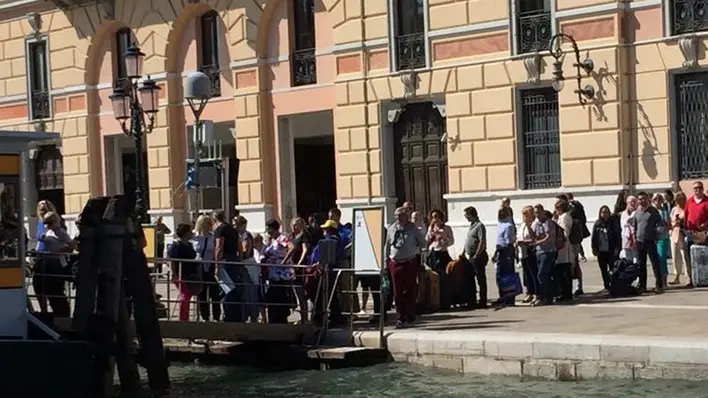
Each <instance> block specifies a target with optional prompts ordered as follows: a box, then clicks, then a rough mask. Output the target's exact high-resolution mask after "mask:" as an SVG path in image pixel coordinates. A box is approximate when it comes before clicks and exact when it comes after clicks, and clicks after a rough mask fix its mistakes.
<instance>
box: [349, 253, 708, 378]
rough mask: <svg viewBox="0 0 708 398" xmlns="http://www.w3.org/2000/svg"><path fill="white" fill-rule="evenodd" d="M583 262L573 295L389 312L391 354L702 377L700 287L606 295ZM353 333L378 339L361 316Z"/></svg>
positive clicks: (706, 355)
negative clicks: (401, 324) (529, 302)
mask: <svg viewBox="0 0 708 398" xmlns="http://www.w3.org/2000/svg"><path fill="white" fill-rule="evenodd" d="M490 271H491V269H490ZM584 271H585V279H586V287H585V292H586V293H587V294H586V295H585V296H583V297H582V298H581V299H579V300H576V302H574V303H571V304H567V305H555V306H547V307H527V306H522V305H519V306H517V307H507V308H502V309H497V310H495V309H487V310H474V311H448V312H439V313H435V314H429V315H423V316H421V317H420V318H419V320H418V321H417V323H416V324H415V325H414V327H411V328H409V329H404V330H395V329H393V328H392V327H391V325H390V322H389V325H388V326H387V328H386V330H385V339H386V345H387V348H388V349H389V351H390V352H391V354H392V355H393V357H394V358H395V359H396V360H401V361H408V362H415V363H422V364H425V365H431V366H437V367H443V368H449V369H454V370H457V371H462V372H473V373H482V374H504V375H517V376H519V375H520V376H529V377H542V378H551V379H561V380H578V379H587V378H605V377H608V378H635V379H638V378H652V379H653V378H665V379H699V380H706V379H708V317H707V316H706V315H708V288H697V289H691V290H688V289H685V288H680V287H679V288H671V289H669V290H668V291H667V292H666V293H665V294H662V295H653V294H648V295H643V296H640V297H629V298H615V299H613V298H609V297H607V296H606V295H600V294H595V293H593V292H597V291H599V290H601V289H602V287H601V278H600V275H599V270H598V268H597V266H596V264H594V263H587V264H586V265H585V266H584ZM490 279H491V278H490ZM684 282H685V281H684ZM652 283H653V277H652V276H651V272H650V276H649V285H650V286H652ZM492 286H493V285H492ZM492 291H493V290H492ZM355 343H356V344H358V345H363V346H377V345H378V344H379V332H378V331H377V330H375V328H370V327H367V326H361V327H360V329H359V331H357V332H356V333H355Z"/></svg>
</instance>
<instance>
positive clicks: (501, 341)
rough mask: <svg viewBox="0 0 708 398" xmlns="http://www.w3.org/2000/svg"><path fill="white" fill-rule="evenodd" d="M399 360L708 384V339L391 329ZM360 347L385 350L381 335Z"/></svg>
mask: <svg viewBox="0 0 708 398" xmlns="http://www.w3.org/2000/svg"><path fill="white" fill-rule="evenodd" d="M385 340H386V341H385V345H386V347H387V349H388V350H389V352H390V354H391V356H392V357H393V359H394V360H395V361H401V362H408V363H415V364H421V365H426V366H433V367H438V368H444V369H449V370H454V371H458V372H464V373H476V374H482V375H505V376H520V377H528V378H541V379H551V380H561V381H574V380H590V379H671V380H708V339H706V340H698V339H681V338H674V337H670V336H667V337H647V336H621V335H593V334H567V333H566V334H562V333H518V332H489V333H485V332H472V331H456V330H449V331H426V330H415V329H406V330H396V331H386V333H385ZM354 344H355V345H357V346H365V347H378V345H379V332H378V331H359V332H355V334H354Z"/></svg>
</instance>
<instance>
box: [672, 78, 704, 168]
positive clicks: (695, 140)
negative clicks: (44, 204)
mask: <svg viewBox="0 0 708 398" xmlns="http://www.w3.org/2000/svg"><path fill="white" fill-rule="evenodd" d="M676 94H677V98H675V99H674V100H675V101H676V105H675V106H676V111H677V112H676V131H677V134H678V137H677V141H678V148H677V149H678V150H677V152H676V155H677V158H678V174H679V178H680V179H681V180H692V179H702V178H706V177H708V152H706V147H708V73H705V72H703V73H690V74H684V75H679V76H677V77H676Z"/></svg>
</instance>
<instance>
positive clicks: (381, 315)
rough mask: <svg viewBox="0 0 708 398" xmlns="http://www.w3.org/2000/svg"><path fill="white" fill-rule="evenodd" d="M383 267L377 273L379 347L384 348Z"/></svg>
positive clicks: (384, 304) (384, 305)
mask: <svg viewBox="0 0 708 398" xmlns="http://www.w3.org/2000/svg"><path fill="white" fill-rule="evenodd" d="M384 267H385V265H384ZM384 267H381V272H380V273H379V308H378V311H379V348H386V347H385V346H386V344H385V342H384V327H385V326H386V322H385V319H384V318H385V317H386V303H385V302H384V300H385V299H386V297H385V296H384V283H383V282H384V278H385V272H386V271H385V268H384ZM372 293H373V292H372Z"/></svg>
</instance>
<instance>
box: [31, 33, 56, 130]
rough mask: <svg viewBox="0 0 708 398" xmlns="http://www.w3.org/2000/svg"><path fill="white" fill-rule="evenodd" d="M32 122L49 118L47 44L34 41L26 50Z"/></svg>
mask: <svg viewBox="0 0 708 398" xmlns="http://www.w3.org/2000/svg"><path fill="white" fill-rule="evenodd" d="M27 50H28V52H29V54H28V57H27V58H28V62H29V85H30V87H29V88H30V90H29V91H30V104H31V107H32V108H31V110H32V113H31V115H30V117H31V119H32V120H35V119H48V118H49V117H51V115H50V113H51V112H50V108H49V80H48V79H49V78H48V76H49V71H48V70H47V42H46V41H44V40H41V41H34V42H31V43H29V44H28V48H27Z"/></svg>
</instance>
